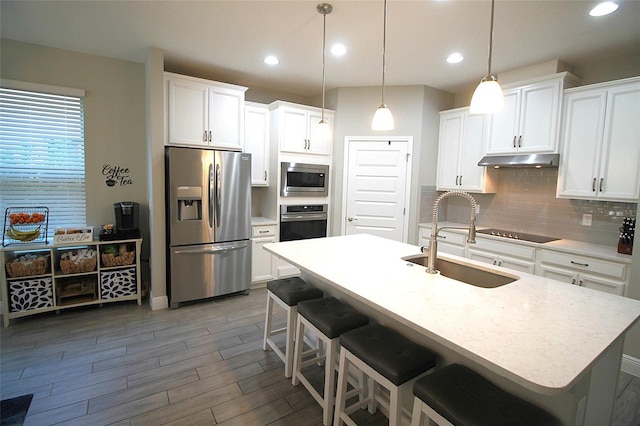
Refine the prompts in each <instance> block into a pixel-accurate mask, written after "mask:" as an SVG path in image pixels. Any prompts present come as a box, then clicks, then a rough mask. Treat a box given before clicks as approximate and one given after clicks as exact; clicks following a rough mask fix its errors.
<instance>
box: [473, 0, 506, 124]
mask: <svg viewBox="0 0 640 426" xmlns="http://www.w3.org/2000/svg"><path fill="white" fill-rule="evenodd" d="M494 3H495V0H491V29H490V31H489V60H488V65H487V75H486V76H485V77H484V78H483V79H482V81H480V84H479V85H478V87H477V88H476V91H475V92H473V96H472V97H471V107H470V112H471V113H472V114H490V113H493V112H499V111H502V110H503V109H504V95H503V94H502V87H500V83H498V79H497V78H496V77H495V76H494V75H493V74H491V55H492V53H493V8H494Z"/></svg>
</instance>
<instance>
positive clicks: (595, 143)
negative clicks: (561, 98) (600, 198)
mask: <svg viewBox="0 0 640 426" xmlns="http://www.w3.org/2000/svg"><path fill="white" fill-rule="evenodd" d="M605 106H606V91H603V90H599V91H593V92H576V93H571V94H569V95H567V97H566V98H565V103H564V120H565V121H564V131H563V136H562V139H563V142H562V143H563V145H564V146H563V149H562V155H561V156H560V162H561V163H560V169H559V172H558V176H559V178H558V196H559V197H568V198H595V197H596V196H597V189H598V177H597V173H598V172H597V171H598V168H599V163H600V148H601V146H602V137H603V130H602V129H603V128H604V119H605ZM636 160H637V157H636ZM635 167H636V169H637V163H636V165H635Z"/></svg>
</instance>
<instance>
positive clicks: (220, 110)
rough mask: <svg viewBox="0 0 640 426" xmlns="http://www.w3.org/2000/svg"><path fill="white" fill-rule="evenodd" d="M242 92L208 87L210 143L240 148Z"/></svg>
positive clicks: (217, 145) (223, 146)
mask: <svg viewBox="0 0 640 426" xmlns="http://www.w3.org/2000/svg"><path fill="white" fill-rule="evenodd" d="M243 109H244V93H242V94H241V93H236V92H232V91H229V90H223V89H218V88H216V87H211V88H209V129H208V130H209V131H211V145H215V146H216V147H221V148H230V149H237V150H241V149H242V146H241V145H240V142H241V141H242V134H243V129H242V124H243V123H242V121H243V120H242V117H243Z"/></svg>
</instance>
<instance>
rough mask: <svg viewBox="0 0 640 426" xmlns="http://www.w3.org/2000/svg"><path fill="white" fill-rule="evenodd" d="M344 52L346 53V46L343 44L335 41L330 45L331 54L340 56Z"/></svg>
mask: <svg viewBox="0 0 640 426" xmlns="http://www.w3.org/2000/svg"><path fill="white" fill-rule="evenodd" d="M345 53H347V48H346V47H344V44H340V43H336V44H334V45H333V46H331V54H333V56H342V55H344V54H345Z"/></svg>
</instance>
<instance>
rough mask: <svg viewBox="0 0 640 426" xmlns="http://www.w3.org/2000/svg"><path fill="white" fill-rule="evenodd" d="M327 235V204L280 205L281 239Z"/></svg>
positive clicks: (301, 238)
mask: <svg viewBox="0 0 640 426" xmlns="http://www.w3.org/2000/svg"><path fill="white" fill-rule="evenodd" d="M326 236H327V205H326V204H311V205H308V204H307V205H291V206H280V241H294V240H304V239H307V238H322V237H326Z"/></svg>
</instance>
